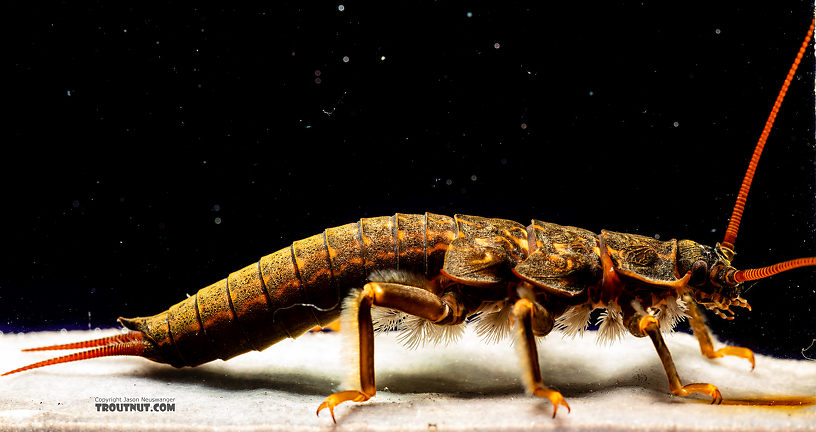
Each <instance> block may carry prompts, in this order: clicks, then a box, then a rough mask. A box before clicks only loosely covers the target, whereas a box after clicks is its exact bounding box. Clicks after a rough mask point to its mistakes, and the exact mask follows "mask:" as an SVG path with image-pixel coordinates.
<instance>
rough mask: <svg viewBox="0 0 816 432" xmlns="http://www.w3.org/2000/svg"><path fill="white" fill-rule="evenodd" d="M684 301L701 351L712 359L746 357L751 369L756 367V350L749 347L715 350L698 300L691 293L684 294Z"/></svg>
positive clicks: (729, 347) (730, 347)
mask: <svg viewBox="0 0 816 432" xmlns="http://www.w3.org/2000/svg"><path fill="white" fill-rule="evenodd" d="M683 301H684V302H686V305H687V306H688V315H689V324H691V329H692V330H693V331H694V336H696V337H697V341H698V342H699V343H700V351H702V353H703V355H704V356H706V357H708V358H710V359H714V358H719V357H723V356H727V355H730V356H734V357H740V358H744V359H746V360H748V361H749V362H751V370H754V367H756V361H755V360H754V352H753V351H751V350H749V349H748V348H742V347H732V346H727V347H722V348H720V349H718V350H716V351H715V350H714V343H713V342H712V341H711V333H710V332H709V331H708V327H707V326H706V325H705V318H704V317H703V314H702V311H700V308H699V307H698V306H697V302H695V301H694V298H692V297H691V295H689V294H685V295H683Z"/></svg>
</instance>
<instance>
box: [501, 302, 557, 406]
mask: <svg viewBox="0 0 816 432" xmlns="http://www.w3.org/2000/svg"><path fill="white" fill-rule="evenodd" d="M552 321H553V319H552V317H551V316H549V315H548V313H547V311H546V309H544V308H542V307H540V306H539V307H538V308H536V307H535V305H534V304H533V302H532V301H530V300H528V299H524V298H523V299H520V300H518V301H516V303H515V305H514V306H513V335H514V337H515V340H514V342H515V344H516V348H517V350H518V354H519V359H520V362H521V369H522V371H521V373H522V379H523V381H524V387H525V388H526V390H527V392H528V393H530V394H532V395H534V396H538V397H541V398H547V399H549V400H550V402H552V404H553V418H555V413H556V412H558V406H559V405H564V406H565V407H567V412H569V411H570V407H569V405H568V404H567V401H565V400H564V397H563V396H562V395H561V393H559V392H558V391H555V390H553V389H551V388H549V387H546V386H545V385H544V383H543V380H542V379H541V368H540V367H539V365H538V351H537V350H536V343H535V336H536V334H537V333H538V334H539V335H540V334H541V333H546V332H549V331H550V330H551V329H552ZM542 323H543V324H544V325H542ZM542 327H543V328H542ZM544 329H546V332H541V331H540V330H544ZM536 330H539V331H536Z"/></svg>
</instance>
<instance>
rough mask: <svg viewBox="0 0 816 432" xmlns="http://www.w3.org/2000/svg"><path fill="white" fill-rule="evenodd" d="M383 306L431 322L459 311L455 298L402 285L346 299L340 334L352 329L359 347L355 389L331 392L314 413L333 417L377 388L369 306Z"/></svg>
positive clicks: (372, 286) (376, 287)
mask: <svg viewBox="0 0 816 432" xmlns="http://www.w3.org/2000/svg"><path fill="white" fill-rule="evenodd" d="M372 305H376V306H383V307H387V308H390V309H394V310H398V311H401V312H405V313H408V314H411V315H416V316H418V317H421V318H425V319H427V320H429V321H432V322H435V323H441V322H447V321H448V320H449V318H450V317H451V316H453V315H457V314H454V313H452V311H461V310H462V309H463V308H462V307H461V306H460V305H459V303H458V301H457V300H456V297H455V296H449V295H445V296H443V297H439V296H437V295H435V294H433V293H431V292H429V291H427V290H425V289H424V288H421V287H416V286H411V285H407V284H402V283H378V282H372V283H369V284H366V285H365V286H364V287H363V289H362V290H360V291H359V292H358V293H357V294H353V295H352V296H350V297H349V298H348V299H347V300H346V303H345V304H344V308H343V323H342V324H341V328H342V331H343V332H346V331H351V332H353V331H354V330H355V329H356V332H357V335H356V336H357V337H356V339H355V341H356V343H357V345H358V348H359V370H358V372H359V384H360V386H359V388H358V389H354V390H346V391H341V392H337V393H334V394H332V395H330V396H329V397H327V398H326V400H324V401H323V403H321V404H320V406H319V407H318V408H317V414H318V415H319V414H320V411H321V410H323V409H324V408H328V409H329V412H331V416H332V420H334V421H335V422H336V420H335V418H334V407H336V406H337V405H339V404H341V403H343V402H347V401H351V402H365V401H367V400H369V399H371V398H372V397H373V396H374V395H375V394H376V393H377V388H376V386H375V383H374V326H373V324H372V321H371V306H372Z"/></svg>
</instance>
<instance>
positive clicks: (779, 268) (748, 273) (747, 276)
mask: <svg viewBox="0 0 816 432" xmlns="http://www.w3.org/2000/svg"><path fill="white" fill-rule="evenodd" d="M806 266H816V257H810V258H797V259H794V260H790V261H785V262H781V263H779V264H774V265H770V266H768V267H762V268H758V269H748V270H738V271H736V272H735V273H734V280H735V281H736V282H737V283H742V282H746V281H753V280H757V279H764V278H766V277H768V276H773V275H775V274H779V273H782V272H784V271H788V270H793V269H795V268H799V267H806Z"/></svg>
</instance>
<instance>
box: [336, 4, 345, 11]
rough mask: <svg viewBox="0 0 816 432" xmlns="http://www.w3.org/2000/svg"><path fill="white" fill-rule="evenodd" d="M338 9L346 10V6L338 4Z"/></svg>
mask: <svg viewBox="0 0 816 432" xmlns="http://www.w3.org/2000/svg"><path fill="white" fill-rule="evenodd" d="M337 10H339V11H340V12H343V11H344V10H346V7H345V6H343V5H337Z"/></svg>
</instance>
